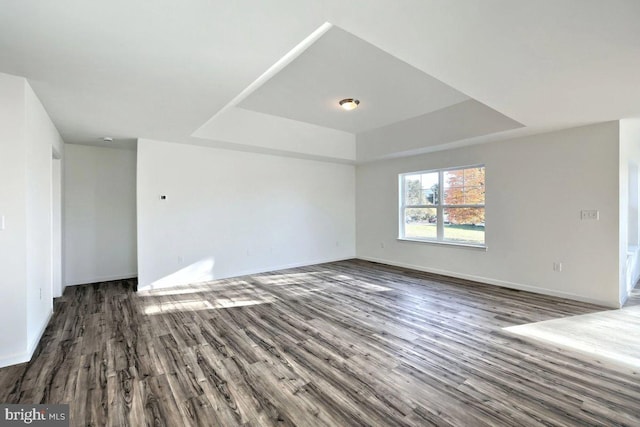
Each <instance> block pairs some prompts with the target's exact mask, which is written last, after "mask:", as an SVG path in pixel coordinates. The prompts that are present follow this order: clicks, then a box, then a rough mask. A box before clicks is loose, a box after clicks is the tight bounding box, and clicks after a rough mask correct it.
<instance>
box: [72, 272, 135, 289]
mask: <svg viewBox="0 0 640 427" xmlns="http://www.w3.org/2000/svg"><path fill="white" fill-rule="evenodd" d="M135 277H138V273H129V274H119V275H116V276H98V277H92V278H88V279H83V280H73V281H71V282H69V283H67V284H65V285H64V286H65V288H66V287H67V286H78V285H87V284H90V283H99V282H111V281H112V280H125V279H132V278H135Z"/></svg>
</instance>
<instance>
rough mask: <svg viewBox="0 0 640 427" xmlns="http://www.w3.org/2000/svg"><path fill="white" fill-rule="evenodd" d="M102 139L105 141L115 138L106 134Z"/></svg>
mask: <svg viewBox="0 0 640 427" xmlns="http://www.w3.org/2000/svg"><path fill="white" fill-rule="evenodd" d="M102 140H103V141H104V142H113V138H111V137H110V136H105V137H104V138H102Z"/></svg>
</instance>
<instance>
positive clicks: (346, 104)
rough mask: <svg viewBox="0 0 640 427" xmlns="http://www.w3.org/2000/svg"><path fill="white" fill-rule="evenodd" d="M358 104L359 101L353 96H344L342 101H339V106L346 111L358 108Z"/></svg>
mask: <svg viewBox="0 0 640 427" xmlns="http://www.w3.org/2000/svg"><path fill="white" fill-rule="evenodd" d="M358 104H360V101H358V100H357V99H353V98H345V99H343V100H342V101H340V106H341V107H342V109H343V110H346V111H351V110H355V109H356V108H358Z"/></svg>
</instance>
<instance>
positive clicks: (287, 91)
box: [238, 27, 469, 133]
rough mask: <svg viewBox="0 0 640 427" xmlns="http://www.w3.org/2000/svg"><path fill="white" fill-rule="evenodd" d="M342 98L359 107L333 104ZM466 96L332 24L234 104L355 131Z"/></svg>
mask: <svg viewBox="0 0 640 427" xmlns="http://www.w3.org/2000/svg"><path fill="white" fill-rule="evenodd" d="M425 42H426V41H425ZM344 98H356V99H358V100H360V105H359V107H358V108H357V109H355V110H353V111H344V110H342V109H341V108H340V106H339V105H338V103H339V101H340V100H341V99H344ZM468 99H469V97H467V96H466V95H464V94H462V93H461V92H458V91H457V90H455V89H453V88H451V87H449V86H447V85H445V84H444V83H442V82H441V81H439V80H437V79H435V78H433V77H431V76H429V75H427V74H425V73H423V72H422V71H420V70H418V69H416V68H414V67H412V66H411V65H409V64H407V63H405V62H403V61H401V60H399V59H397V58H396V57H394V56H391V55H389V54H388V53H386V52H384V51H383V50H381V49H378V48H377V47H375V46H373V45H371V44H370V43H367V42H366V41H364V40H362V39H359V38H358V37H356V36H354V35H352V34H350V33H348V32H346V31H344V30H342V29H340V28H338V27H333V28H331V29H330V30H329V31H328V32H327V33H325V34H324V35H323V36H322V37H321V38H320V39H319V40H318V41H317V42H315V43H314V44H313V45H311V46H310V47H309V48H308V49H307V50H306V51H304V52H303V53H302V54H301V55H300V56H298V57H297V58H296V59H295V60H293V61H292V62H291V63H290V64H289V65H287V66H286V67H285V68H284V69H283V70H281V71H280V72H279V73H278V74H276V75H275V76H274V77H272V78H271V79H270V80H269V81H267V82H266V83H265V84H263V85H262V86H261V87H259V88H258V89H257V90H255V91H254V92H253V93H251V94H250V95H249V96H248V97H247V98H245V99H244V100H243V101H242V102H241V103H240V104H238V107H241V108H245V109H248V110H253V111H257V112H260V113H265V114H271V115H275V116H280V117H286V118H289V119H293V120H298V121H303V122H307V123H313V124H316V125H320V126H325V127H329V128H334V129H339V130H343V131H347V132H352V133H359V132H363V131H367V130H370V129H374V128H378V127H381V126H385V125H388V124H391V123H395V122H397V121H400V120H406V119H408V118H412V117H416V116H419V115H422V114H426V113H429V112H432V111H436V110H440V109H443V108H446V107H449V106H451V105H454V104H457V103H460V102H463V101H466V100H468Z"/></svg>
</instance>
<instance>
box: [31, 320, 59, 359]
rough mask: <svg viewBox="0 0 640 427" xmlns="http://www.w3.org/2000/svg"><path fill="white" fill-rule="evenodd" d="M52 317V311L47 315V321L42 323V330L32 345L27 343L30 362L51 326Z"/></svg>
mask: <svg viewBox="0 0 640 427" xmlns="http://www.w3.org/2000/svg"><path fill="white" fill-rule="evenodd" d="M52 316H53V310H51V311H50V312H49V314H48V315H47V320H45V321H44V322H43V323H42V325H40V330H39V331H38V335H37V336H36V337H35V338H34V339H33V340H32V341H31V342H30V343H27V345H28V346H27V354H28V355H29V360H31V357H32V356H33V352H34V351H36V347H37V346H38V344H39V343H40V339H41V338H42V335H44V331H45V330H46V329H47V326H49V322H50V321H51V317H52Z"/></svg>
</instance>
